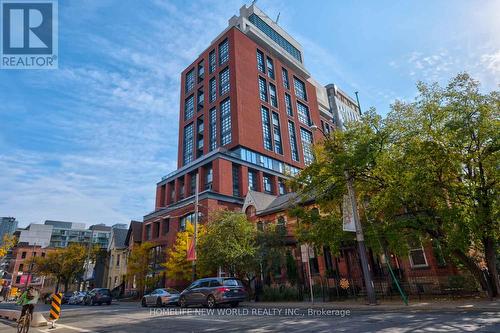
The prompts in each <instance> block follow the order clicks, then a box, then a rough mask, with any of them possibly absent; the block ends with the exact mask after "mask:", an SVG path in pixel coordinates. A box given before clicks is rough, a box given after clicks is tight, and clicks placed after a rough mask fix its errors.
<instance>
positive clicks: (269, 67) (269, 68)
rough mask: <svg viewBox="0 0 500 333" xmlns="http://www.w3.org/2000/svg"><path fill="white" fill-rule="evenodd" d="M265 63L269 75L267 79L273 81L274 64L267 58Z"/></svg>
mask: <svg viewBox="0 0 500 333" xmlns="http://www.w3.org/2000/svg"><path fill="white" fill-rule="evenodd" d="M266 63H267V75H269V77H270V78H271V79H273V80H274V64H273V59H271V58H269V57H267V59H266Z"/></svg>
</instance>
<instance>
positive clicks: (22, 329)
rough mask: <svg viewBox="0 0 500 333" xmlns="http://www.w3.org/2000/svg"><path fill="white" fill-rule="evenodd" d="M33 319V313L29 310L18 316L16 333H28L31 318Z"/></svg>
mask: <svg viewBox="0 0 500 333" xmlns="http://www.w3.org/2000/svg"><path fill="white" fill-rule="evenodd" d="M32 319H33V313H32V312H31V311H29V310H28V311H26V313H25V314H24V316H22V317H21V318H19V320H18V322H17V333H28V331H29V330H30V325H31V320H32Z"/></svg>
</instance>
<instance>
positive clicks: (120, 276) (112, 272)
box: [106, 228, 128, 294]
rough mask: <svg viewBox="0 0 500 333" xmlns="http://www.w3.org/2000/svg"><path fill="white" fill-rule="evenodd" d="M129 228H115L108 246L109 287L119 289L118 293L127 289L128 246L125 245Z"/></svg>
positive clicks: (107, 269)
mask: <svg viewBox="0 0 500 333" xmlns="http://www.w3.org/2000/svg"><path fill="white" fill-rule="evenodd" d="M127 234H128V229H122V228H119V229H113V231H112V232H111V241H110V243H109V246H108V261H107V265H106V272H107V282H106V287H107V288H109V289H119V290H117V293H118V294H123V293H124V291H125V281H126V277H127V257H128V247H127V246H126V245H125V239H126V238H127Z"/></svg>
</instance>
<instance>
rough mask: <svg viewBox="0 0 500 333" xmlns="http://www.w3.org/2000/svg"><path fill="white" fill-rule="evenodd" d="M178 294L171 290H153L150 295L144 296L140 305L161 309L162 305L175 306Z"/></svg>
mask: <svg viewBox="0 0 500 333" xmlns="http://www.w3.org/2000/svg"><path fill="white" fill-rule="evenodd" d="M179 294H180V293H179V292H178V291H177V290H175V289H172V288H159V289H155V290H154V291H153V292H152V293H150V294H147V295H144V296H143V297H142V300H141V305H142V306H144V307H146V306H150V305H152V306H156V307H161V306H164V305H177V302H178V301H179Z"/></svg>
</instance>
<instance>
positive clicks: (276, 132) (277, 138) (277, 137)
mask: <svg viewBox="0 0 500 333" xmlns="http://www.w3.org/2000/svg"><path fill="white" fill-rule="evenodd" d="M273 136H274V152H276V153H278V154H281V155H283V145H282V143H281V129H280V119H279V116H278V114H277V113H276V112H273Z"/></svg>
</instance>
